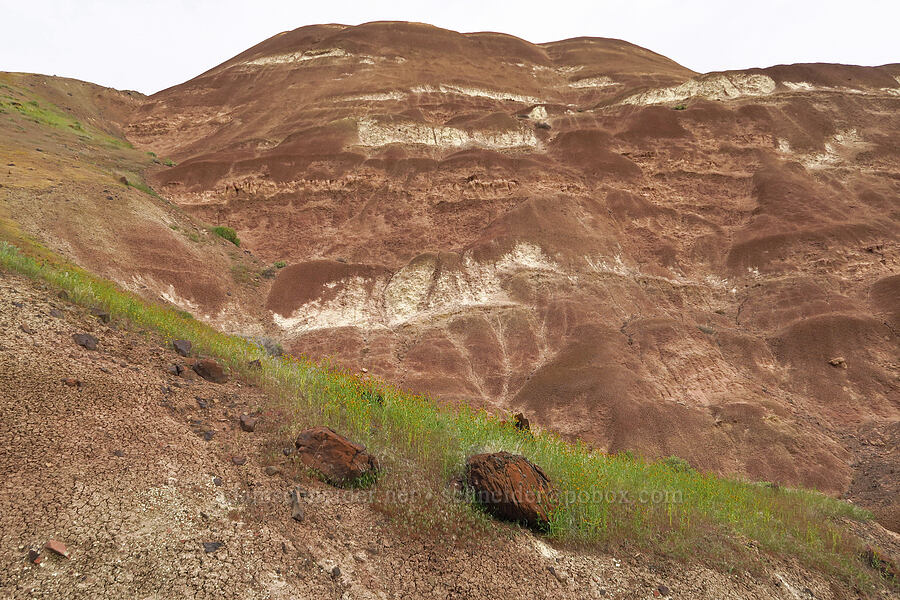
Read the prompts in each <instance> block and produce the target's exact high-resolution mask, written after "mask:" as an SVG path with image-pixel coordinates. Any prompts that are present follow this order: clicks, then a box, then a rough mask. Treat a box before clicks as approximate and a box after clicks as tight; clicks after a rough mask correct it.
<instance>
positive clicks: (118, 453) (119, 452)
mask: <svg viewBox="0 0 900 600" xmlns="http://www.w3.org/2000/svg"><path fill="white" fill-rule="evenodd" d="M113 456H118V457H119V458H122V457H123V456H125V451H124V450H113Z"/></svg>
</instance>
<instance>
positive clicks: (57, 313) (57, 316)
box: [50, 308, 66, 319]
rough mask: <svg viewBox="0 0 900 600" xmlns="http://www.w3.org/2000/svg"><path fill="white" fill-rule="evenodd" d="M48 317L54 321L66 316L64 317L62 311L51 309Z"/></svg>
mask: <svg viewBox="0 0 900 600" xmlns="http://www.w3.org/2000/svg"><path fill="white" fill-rule="evenodd" d="M50 316H51V317H53V318H54V319H62V318H63V317H65V316H66V315H64V314H63V311H61V310H59V309H58V308H51V309H50Z"/></svg>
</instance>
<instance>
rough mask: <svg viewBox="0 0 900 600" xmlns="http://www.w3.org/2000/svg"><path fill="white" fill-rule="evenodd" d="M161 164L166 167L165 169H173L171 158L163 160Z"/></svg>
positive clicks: (173, 164) (173, 163) (173, 162)
mask: <svg viewBox="0 0 900 600" xmlns="http://www.w3.org/2000/svg"><path fill="white" fill-rule="evenodd" d="M163 164H164V165H166V166H167V167H174V166H175V161H174V160H172V159H171V158H167V159H165V160H163Z"/></svg>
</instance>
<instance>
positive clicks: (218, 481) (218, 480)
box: [213, 477, 222, 487]
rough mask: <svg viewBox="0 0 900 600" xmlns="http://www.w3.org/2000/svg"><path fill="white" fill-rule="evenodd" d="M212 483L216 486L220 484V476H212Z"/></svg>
mask: <svg viewBox="0 0 900 600" xmlns="http://www.w3.org/2000/svg"><path fill="white" fill-rule="evenodd" d="M213 485H215V486H216V487H219V486H221V485H222V478H221V477H213Z"/></svg>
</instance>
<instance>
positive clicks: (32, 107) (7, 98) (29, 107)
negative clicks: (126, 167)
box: [0, 85, 131, 148]
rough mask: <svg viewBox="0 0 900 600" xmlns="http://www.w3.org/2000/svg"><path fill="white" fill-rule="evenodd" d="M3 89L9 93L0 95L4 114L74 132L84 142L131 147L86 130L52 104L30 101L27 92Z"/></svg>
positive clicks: (92, 130) (113, 138) (112, 138)
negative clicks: (16, 115) (13, 114)
mask: <svg viewBox="0 0 900 600" xmlns="http://www.w3.org/2000/svg"><path fill="white" fill-rule="evenodd" d="M3 88H4V89H5V90H8V93H2V94H0V111H2V112H15V113H18V114H20V115H21V116H22V117H24V118H25V119H27V120H29V121H32V122H34V123H37V124H39V125H44V126H48V127H52V128H55V129H58V130H62V131H68V132H72V133H74V134H76V135H77V136H79V137H80V138H82V139H84V140H90V141H94V142H98V143H101V144H103V145H106V146H114V147H128V148H130V147H131V144H130V143H128V142H126V141H125V140H122V139H119V138H116V137H114V136H111V135H109V134H108V133H106V132H103V131H100V130H95V129H86V128H85V127H84V126H83V125H82V124H81V123H80V122H79V121H77V120H76V119H74V118H73V117H71V116H70V115H68V114H66V112H65V111H63V110H62V109H60V108H59V107H57V106H56V105H54V104H52V103H50V102H47V101H43V100H42V101H38V100H36V99H33V98H32V99H29V98H31V96H30V95H29V94H28V93H27V92H25V91H22V90H19V89H16V88H14V87H11V86H8V85H4V86H3Z"/></svg>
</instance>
